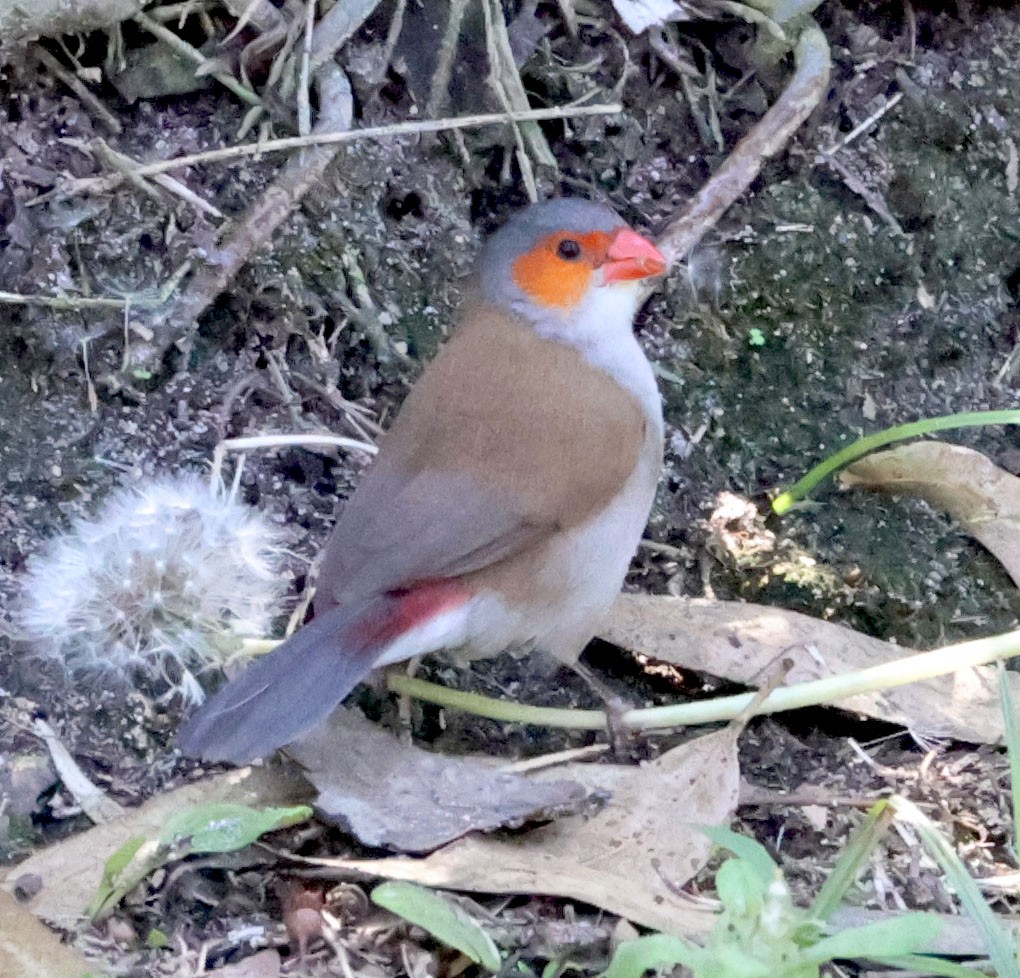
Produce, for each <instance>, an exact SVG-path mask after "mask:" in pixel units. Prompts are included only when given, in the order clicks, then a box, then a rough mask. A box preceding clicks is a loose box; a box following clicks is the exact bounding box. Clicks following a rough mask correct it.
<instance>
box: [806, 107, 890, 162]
mask: <svg viewBox="0 0 1020 978" xmlns="http://www.w3.org/2000/svg"><path fill="white" fill-rule="evenodd" d="M902 100H903V92H897V93H896V94H895V95H894V96H893V97H892V98H891V99H889V100H888V101H887V102H883V103H882V105H880V106H879V107H878V108H877V109H875V111H874V112H872V113H871V115H869V116H868V118H867V119H865V120H864V121H863V122H862V123H860V124H859V125H857V126H854V128H853V129H852V130H851V131H850V132H848V133H847V134H846V135H845V136H844V137H843V138H842V139H841V140H840V141H839V142H838V143H836V144H835V145H833V146H830V147H829V148H828V149H823V150H822V155H823V156H832V154H833V153H835V152H836V151H837V150H841V149H846V147H847V146H849V145H850V144H851V143H852V142H853V141H854V140H855V139H856V138H857V137H858V136H860V135H861V133H864V132H867V131H868V130H869V129H870V128H871V127H872V126H873V125H874V124H875V123H876V122H878V120H879V119H881V118H882V116H884V115H885V114H886V113H887V112H888V111H889V110H890V109H892V108H895V107H896V106H897V105H899V103H900V102H901V101H902Z"/></svg>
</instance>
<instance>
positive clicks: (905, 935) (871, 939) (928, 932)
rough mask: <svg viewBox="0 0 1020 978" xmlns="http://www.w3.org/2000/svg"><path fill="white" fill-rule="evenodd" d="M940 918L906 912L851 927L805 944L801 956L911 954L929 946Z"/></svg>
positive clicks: (820, 960)
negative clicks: (813, 942) (811, 943)
mask: <svg viewBox="0 0 1020 978" xmlns="http://www.w3.org/2000/svg"><path fill="white" fill-rule="evenodd" d="M941 930H942V921H941V920H939V919H938V917H933V916H931V915H930V914H926V913H905V914H900V915H899V916H896V917H891V918H890V919H889V920H879V921H877V922H876V923H874V924H866V925H865V926H864V927H853V928H851V929H850V930H844V931H841V932H840V933H838V934H833V935H832V936H831V937H825V938H823V939H822V940H820V941H818V943H816V944H813V945H811V946H810V947H806V948H804V951H803V956H804V958H806V959H808V960H810V961H815V962H817V963H818V964H823V963H824V962H826V961H832V960H834V959H835V958H854V959H858V958H869V959H870V958H872V957H874V956H876V955H880V956H881V957H884V958H892V957H898V956H899V955H901V954H913V953H914V952H916V951H922V950H924V948H926V947H929V946H930V945H931V943H932V941H934V940H935V938H936V937H938V935H939V932H940V931H941Z"/></svg>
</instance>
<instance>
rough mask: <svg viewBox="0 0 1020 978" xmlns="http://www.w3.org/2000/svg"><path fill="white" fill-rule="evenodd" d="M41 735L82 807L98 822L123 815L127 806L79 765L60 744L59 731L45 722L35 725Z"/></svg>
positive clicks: (62, 778) (63, 778)
mask: <svg viewBox="0 0 1020 978" xmlns="http://www.w3.org/2000/svg"><path fill="white" fill-rule="evenodd" d="M32 727H33V729H34V730H35V733H36V735H37V736H38V737H40V738H41V739H42V741H43V742H44V743H45V744H46V749H47V750H48V751H49V752H50V758H51V759H52V760H53V766H54V768H56V771H57V774H59V775H60V780H61V781H62V782H63V783H64V787H65V788H67V790H68V791H70V792H71V794H72V795H74V799H75V801H77V802H78V804H79V805H81V810H82V811H83V812H84V813H85V814H86V815H87V816H88V817H89V818H90V819H91V820H92V821H93V822H94V823H95V824H96V825H101V824H102V823H104V822H112V821H113V820H114V819H116V818H120V816H121V815H123V814H124V809H123V808H121V806H120V805H118V804H117V802H115V801H114V800H113V799H112V798H111V797H110V796H109V795H107V794H106V793H105V792H104V791H102V790H100V789H99V788H97V787H96V786H95V785H94V784H93V783H92V782H91V781H90V780H89V779H88V777H87V776H86V775H85V772H84V771H82V769H81V768H80V767H78V765H77V763H75V760H74V758H73V757H71V754H70V752H69V751H68V749H67V748H66V747H65V746H64V745H63V743H61V741H60V738H59V737H58V736H57V732H56V731H55V730H54V729H53V728H52V727H51V726H50V725H49V724H48V723H47V722H46V721H45V720H36V721H35V722H34V723H33V724H32Z"/></svg>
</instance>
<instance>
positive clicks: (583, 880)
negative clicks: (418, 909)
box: [316, 728, 739, 937]
mask: <svg viewBox="0 0 1020 978" xmlns="http://www.w3.org/2000/svg"><path fill="white" fill-rule="evenodd" d="M556 775H557V776H559V777H564V776H565V777H569V778H570V780H572V781H578V782H580V783H581V784H583V785H584V786H585V788H587V789H588V790H589V791H591V792H594V793H604V794H608V795H609V799H608V800H607V802H606V804H605V805H604V806H603V807H602V808H600V809H599V810H597V811H593V812H590V813H589V814H587V815H583V816H582V815H574V816H570V817H568V818H564V819H560V820H559V821H556V822H553V823H551V824H549V825H546V826H543V827H541V828H538V829H533V830H531V831H528V832H523V833H520V834H516V835H512V836H485V835H477V834H476V835H472V836H469V837H467V838H465V839H461V840H460V841H459V842H455V843H453V844H452V845H449V846H447V847H446V848H444V849H440V850H439V851H438V852H434V853H432V855H430V856H427V857H426V858H424V859H408V858H405V857H394V858H391V859H377V860H371V859H339V860H325V861H323V862H324V864H326V865H329V866H333V867H341V868H344V869H348V870H353V871H355V872H361V873H366V874H368V875H370V876H383V877H387V878H389V879H401V880H410V881H413V882H417V883H422V884H424V885H425V886H435V887H441V888H444V889H452V890H471V891H474V892H479V893H541V894H547V895H550V896H559V897H564V898H566V899H569V900H581V901H583V902H585V903H591V904H594V905H595V906H597V907H602V908H603V909H605V910H608V911H610V912H611V913H615V914H619V915H620V916H622V917H625V918H627V919H628V920H631V921H633V922H634V923H636V924H640V925H641V926H643V927H650V928H653V929H655V930H660V931H663V932H665V933H668V934H680V935H685V936H688V937H699V936H704V935H705V934H706V933H707V932H708V930H709V929H710V928H711V926H712V923H713V920H714V916H713V914H712V913H710V912H709V911H707V910H705V909H702V908H699V907H697V906H696V905H695V904H694V903H693V902H692V901H691V900H689V899H687V898H685V897H684V896H682V895H679V888H680V887H682V886H683V885H684V883H686V882H687V880H689V879H690V878H691V877H692V876H693V875H694V874H695V873H697V872H698V870H699V869H700V868H701V867H702V866H703V865H704V863H705V860H706V859H707V858H708V854H709V851H710V849H711V846H710V843H709V841H708V839H707V838H706V837H705V836H704V835H703V834H702V833H701V832H699V831H698V830H697V829H696V828H694V827H693V826H695V825H699V824H702V825H718V824H724V823H727V822H728V821H729V819H730V817H731V816H732V814H733V811H734V809H735V807H736V804H737V792H738V782H739V772H738V766H737V752H736V733H735V732H734V731H733V729H732V728H727V729H725V730H721V731H718V732H717V733H712V734H708V735H706V736H704V737H699V738H697V739H696V740H692V741H688V742H687V743H685V744H682V745H681V746H679V747H676V748H674V749H673V750H671V751H669V752H667V753H666V754H663V755H662V757H660V758H658V759H657V760H655V761H652V762H651V763H649V764H645V765H642V766H641V767H624V766H618V765H610V764H591V765H586V764H570V765H567V766H566V767H565V768H562V769H560V770H559V771H557V772H556ZM316 862H318V861H316Z"/></svg>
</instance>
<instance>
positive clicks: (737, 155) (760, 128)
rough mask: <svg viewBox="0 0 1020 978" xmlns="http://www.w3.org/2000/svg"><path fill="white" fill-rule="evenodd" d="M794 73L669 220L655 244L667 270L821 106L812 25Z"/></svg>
mask: <svg viewBox="0 0 1020 978" xmlns="http://www.w3.org/2000/svg"><path fill="white" fill-rule="evenodd" d="M794 54H795V57H796V61H797V68H796V71H795V72H794V75H793V77H792V78H791V79H790V84H789V85H788V86H787V87H786V90H785V91H784V92H783V94H782V95H781V96H780V98H779V101H778V102H776V104H775V105H773V106H772V108H770V109H769V110H768V112H766V113H765V115H764V116H763V117H762V118H761V120H760V121H759V122H758V124H757V125H756V126H755V127H754V128H753V129H752V130H751V131H750V132H749V133H748V134H747V135H746V136H744V138H743V139H741V140H740V142H739V143H737V145H736V147H735V148H734V150H733V152H732V153H730V155H729V156H728V157H727V159H726V162H725V163H723V165H722V166H721V167H720V168H719V169H718V171H717V172H716V173H715V174H713V176H712V178H711V179H710V180H709V181H708V183H707V184H705V186H704V187H702V188H701V191H700V192H699V193H698V195H697V196H696V197H695V198H694V199H693V200H691V201H690V203H689V204H687V205H686V206H685V207H684V208H683V209H682V210H681V211H680V212H679V213H678V214H677V216H676V217H675V218H673V219H672V220H671V221H670V223H669V225H668V226H667V227H666V229H665V231H664V232H663V233H662V235H661V236H660V237H659V240H658V242H657V244H658V246H659V250H660V251H661V252H662V253H663V254H664V255H665V256H666V260H667V261H668V262H669V263H670V265H673V264H675V263H676V262H678V261H681V260H682V259H683V258H684V257H686V255H687V254H688V253H689V252H690V250H691V248H693V247H694V246H695V245H696V244H697V243H698V242H699V241H700V240H701V239H702V238H703V237H704V235H705V233H706V232H707V231H708V230H709V229H710V228H712V227H714V226H715V224H716V223H717V222H718V220H719V218H720V217H722V215H723V212H724V211H725V210H726V209H727V208H728V207H729V206H730V204H732V203H733V202H734V201H735V200H736V199H737V198H738V197H739V196H740V195H741V194H742V193H744V191H745V190H747V188H748V187H749V186H750V185H751V182H752V181H753V180H754V178H755V177H757V176H758V174H759V173H760V172H761V167H762V163H764V161H765V160H767V159H768V158H769V157H771V156H774V155H775V154H776V153H778V152H779V151H780V150H781V149H782V148H783V147H784V146H785V145H786V144H787V142H788V141H789V139H790V137H791V136H792V135H793V133H794V132H796V130H797V129H798V128H799V127H800V125H801V123H802V122H804V120H805V119H806V118H807V117H808V116H809V115H810V114H811V112H812V111H813V110H814V109H815V107H816V106H817V105H818V104H819V103H820V102H821V100H822V98H823V97H824V96H825V93H826V91H827V90H828V87H829V70H830V66H831V62H830V58H829V45H828V44H827V42H826V40H825V35H824V34H823V33H822V32H821V30H819V28H818V27H817V26H816V25H815V24H814V23H808V24H807V25H806V26H805V27H804V29H803V30H802V31H801V34H800V37H799V38H798V39H797V43H796V46H795V48H794Z"/></svg>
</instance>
